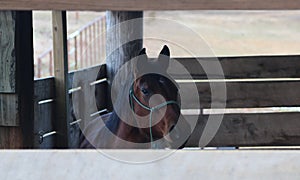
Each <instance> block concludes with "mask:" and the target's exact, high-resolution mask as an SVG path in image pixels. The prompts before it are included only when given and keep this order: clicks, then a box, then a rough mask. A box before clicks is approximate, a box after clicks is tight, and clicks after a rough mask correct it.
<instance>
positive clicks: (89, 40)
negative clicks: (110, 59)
mask: <svg viewBox="0 0 300 180" xmlns="http://www.w3.org/2000/svg"><path fill="white" fill-rule="evenodd" d="M103 58H105V16H101V17H98V18H96V19H94V20H93V21H91V22H89V23H88V24H86V25H84V26H83V27H81V28H80V29H78V30H77V31H76V32H74V33H72V34H71V35H69V36H68V62H69V63H68V65H69V70H70V71H72V70H78V69H82V68H86V67H89V66H94V65H96V64H97V63H98V62H99V59H103ZM36 63H37V64H35V72H36V73H35V77H36V78H41V77H45V76H53V48H49V49H47V50H46V51H45V52H43V53H42V54H41V55H39V56H38V57H37V62H36Z"/></svg>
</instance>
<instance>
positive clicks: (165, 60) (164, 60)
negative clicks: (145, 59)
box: [158, 45, 170, 70]
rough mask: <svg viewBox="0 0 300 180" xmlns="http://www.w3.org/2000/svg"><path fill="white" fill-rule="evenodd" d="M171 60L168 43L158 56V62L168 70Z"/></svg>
mask: <svg viewBox="0 0 300 180" xmlns="http://www.w3.org/2000/svg"><path fill="white" fill-rule="evenodd" d="M169 61H170V50H169V47H168V46H167V45H164V47H163V49H162V50H161V51H160V53H159V56H158V62H159V63H160V65H161V67H162V68H163V69H164V70H167V69H168V67H169Z"/></svg>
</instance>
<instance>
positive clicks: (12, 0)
mask: <svg viewBox="0 0 300 180" xmlns="http://www.w3.org/2000/svg"><path fill="white" fill-rule="evenodd" d="M0 7H1V9H2V10H5V9H15V10H118V11H122V10H123V11H142V10H285V9H289V10H291V9H299V8H300V3H299V1H295V0H286V1H281V0H265V1H259V0H239V1H236V0H226V1H223V0H211V1H206V0H188V1H183V0H165V1H159V0H152V1H151V2H150V1H146V0H123V1H118V0H102V1H98V0H85V1H83V0H74V1H67V2H66V1H63V0H56V1H54V0H47V1H42V0H31V1H30V3H28V1H26V0H3V1H1V4H0Z"/></svg>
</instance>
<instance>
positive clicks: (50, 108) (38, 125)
mask: <svg viewBox="0 0 300 180" xmlns="http://www.w3.org/2000/svg"><path fill="white" fill-rule="evenodd" d="M54 110H55V108H54V103H53V102H49V103H44V104H39V103H38V102H35V104H34V134H35V136H34V147H35V148H39V149H45V148H46V149H48V148H54V147H55V142H54V140H55V136H56V134H54V135H52V136H48V137H46V138H43V140H42V142H40V135H43V134H45V133H48V132H51V131H54V130H55V129H54V126H53V120H54V117H55V113H54Z"/></svg>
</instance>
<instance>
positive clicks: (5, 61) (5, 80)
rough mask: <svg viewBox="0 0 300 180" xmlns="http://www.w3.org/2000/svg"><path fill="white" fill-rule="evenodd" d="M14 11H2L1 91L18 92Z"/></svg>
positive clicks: (0, 23) (0, 18)
mask: <svg viewBox="0 0 300 180" xmlns="http://www.w3.org/2000/svg"><path fill="white" fill-rule="evenodd" d="M15 19H16V13H15V12H13V11H0V92H2V93H3V92H5V93H15V92H16V56H15V23H16V21H15Z"/></svg>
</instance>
